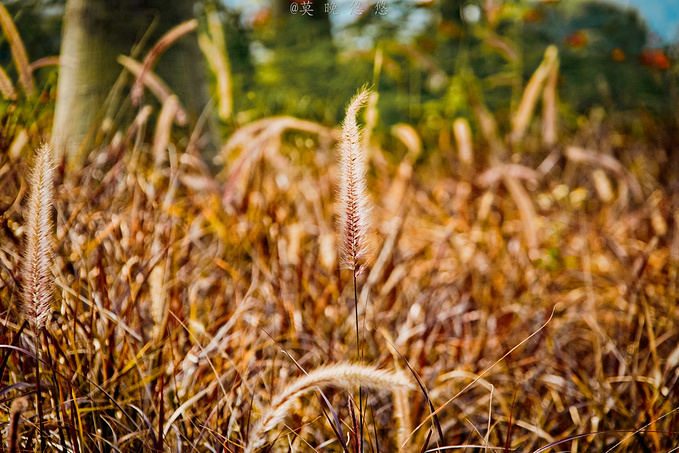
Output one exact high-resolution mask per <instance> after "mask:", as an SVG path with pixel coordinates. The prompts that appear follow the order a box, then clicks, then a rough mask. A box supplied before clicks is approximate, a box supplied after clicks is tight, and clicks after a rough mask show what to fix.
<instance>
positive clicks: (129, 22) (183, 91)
mask: <svg viewBox="0 0 679 453" xmlns="http://www.w3.org/2000/svg"><path fill="white" fill-rule="evenodd" d="M193 4H194V1H193V0H141V1H140V0H68V1H67V3H66V14H65V18H64V28H63V32H62V45H61V62H60V69H59V82H58V86H57V104H56V111H55V116H54V126H53V131H52V146H53V149H54V150H55V152H56V153H57V154H58V155H60V156H63V155H64V154H65V155H66V156H67V158H68V160H69V164H70V165H71V166H72V167H75V168H77V167H79V166H81V165H82V164H83V161H84V157H85V156H84V153H83V151H85V150H87V149H88V148H89V146H91V145H92V143H93V139H94V137H95V134H96V131H97V128H98V125H99V124H100V122H101V120H102V119H103V118H104V117H105V115H106V114H107V112H106V111H105V108H106V107H107V104H106V100H107V98H108V96H109V94H110V93H111V90H112V88H113V85H114V83H115V81H116V80H117V78H118V77H119V76H120V74H121V72H122V67H121V66H120V64H118V62H117V58H118V56H119V55H121V54H123V55H130V54H131V53H132V51H133V48H134V47H135V45H137V44H139V43H140V42H141V41H142V40H145V45H144V49H143V50H142V52H141V53H138V58H143V55H144V54H145V52H146V50H148V48H149V47H150V46H151V45H153V43H154V42H155V41H156V40H157V39H158V38H159V37H160V36H162V34H163V33H165V32H167V31H168V30H169V29H170V28H172V27H174V26H175V25H178V24H180V23H181V22H183V21H186V20H189V19H191V18H192V17H193ZM151 27H152V30H151V33H150V35H149V36H148V37H146V38H145V34H147V33H148V31H149V30H150V28H151ZM155 72H156V73H157V74H158V75H159V76H160V77H161V78H162V79H163V80H165V82H166V83H167V84H168V85H169V87H170V88H171V89H172V90H173V91H174V92H175V93H176V94H177V95H178V96H179V99H180V101H181V102H182V103H183V105H184V106H185V107H186V110H187V112H188V113H189V121H190V123H191V124H195V121H196V119H197V118H198V116H199V115H200V114H201V112H202V110H203V108H204V107H205V105H206V104H207V99H208V91H207V82H206V74H205V70H204V64H203V59H202V54H201V53H200V50H199V48H198V42H197V39H196V35H195V34H189V35H187V36H184V37H182V38H181V39H180V40H179V41H178V42H176V43H175V44H174V45H173V46H172V47H171V48H170V49H169V50H168V51H167V52H166V53H165V54H164V55H162V56H161V58H160V60H159V62H158V64H157V66H156V68H155Z"/></svg>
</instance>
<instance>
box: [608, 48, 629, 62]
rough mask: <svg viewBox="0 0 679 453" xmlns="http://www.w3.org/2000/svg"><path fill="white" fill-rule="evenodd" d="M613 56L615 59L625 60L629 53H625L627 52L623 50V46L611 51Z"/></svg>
mask: <svg viewBox="0 0 679 453" xmlns="http://www.w3.org/2000/svg"><path fill="white" fill-rule="evenodd" d="M611 58H613V60H615V61H625V60H626V59H627V55H625V52H623V51H622V49H621V48H619V47H617V48H615V49H613V51H612V52H611Z"/></svg>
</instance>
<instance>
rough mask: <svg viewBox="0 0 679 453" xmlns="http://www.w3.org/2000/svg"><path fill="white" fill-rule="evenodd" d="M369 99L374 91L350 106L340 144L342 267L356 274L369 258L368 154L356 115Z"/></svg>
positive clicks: (359, 95)
mask: <svg viewBox="0 0 679 453" xmlns="http://www.w3.org/2000/svg"><path fill="white" fill-rule="evenodd" d="M369 96H370V92H369V91H368V90H363V91H361V92H360V93H358V94H357V95H356V96H355V97H354V99H353V100H352V101H351V103H350V104H349V108H348V109H347V115H346V117H345V119H344V123H343V124H342V139H341V142H340V145H339V154H340V183H339V195H338V198H339V203H338V204H339V212H338V224H339V225H338V226H339V231H340V238H339V244H340V251H341V266H342V268H346V269H352V270H353V271H354V272H355V273H358V272H360V269H361V268H360V266H359V265H360V261H361V260H363V259H366V258H367V257H368V255H369V248H368V234H369V230H370V220H369V215H370V208H369V207H368V194H367V188H366V176H365V155H364V154H365V151H364V149H363V144H362V141H361V130H360V128H359V127H358V124H357V123H356V115H357V114H358V111H359V110H360V109H361V107H363V105H365V103H366V101H367V100H368V97H369Z"/></svg>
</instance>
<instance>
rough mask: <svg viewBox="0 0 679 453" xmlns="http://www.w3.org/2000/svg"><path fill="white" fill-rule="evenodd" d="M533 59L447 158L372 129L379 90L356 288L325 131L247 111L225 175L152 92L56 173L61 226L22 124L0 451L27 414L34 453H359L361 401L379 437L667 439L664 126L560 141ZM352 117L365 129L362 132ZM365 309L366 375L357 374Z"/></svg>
mask: <svg viewBox="0 0 679 453" xmlns="http://www.w3.org/2000/svg"><path fill="white" fill-rule="evenodd" d="M194 27H195V23H186V24H183V25H182V26H181V27H180V28H178V29H175V30H174V32H172V33H171V34H170V35H168V37H166V42H165V44H162V45H160V46H159V47H157V48H156V54H157V53H159V52H162V50H163V49H164V46H166V45H169V44H168V43H169V42H170V41H172V40H173V39H176V38H178V37H179V36H180V35H181V34H182V33H187V32H190V31H192V30H193V29H194ZM213 38H214V36H213ZM156 56H157V55H156ZM153 58H155V57H150V59H147V60H146V62H145V64H144V67H143V68H138V69H139V74H138V80H139V82H138V83H139V84H140V85H139V86H142V85H141V84H142V83H147V84H148V83H149V82H148V79H149V73H148V71H150V68H151V67H152V66H153ZM546 61H547V60H546ZM549 61H550V63H549V64H548V65H547V64H546V66H549V67H545V68H543V69H541V70H540V71H541V72H540V73H539V74H538V75H539V79H540V80H539V82H540V83H538V82H537V81H536V82H533V84H532V85H531V91H530V93H528V94H526V97H525V98H524V99H525V101H524V102H522V104H523V106H522V107H521V108H520V113H521V115H520V118H518V119H515V121H514V129H513V131H514V134H512V135H510V137H509V138H508V139H506V140H505V139H503V138H501V137H500V135H499V132H498V131H499V130H500V128H499V127H498V124H497V122H496V119H495V118H494V117H493V116H492V115H491V114H490V112H489V111H488V110H487V109H486V107H485V106H484V104H483V102H482V100H481V99H480V96H478V93H479V91H478V90H476V89H475V87H474V86H470V94H469V97H470V99H469V101H470V105H471V107H472V111H474V112H475V115H476V118H475V121H476V124H477V125H478V126H479V128H480V134H479V136H477V137H470V136H469V131H468V129H469V127H468V125H465V124H464V122H459V121H458V122H457V127H455V129H454V130H455V134H456V139H457V143H458V147H459V148H464V149H460V150H458V151H461V152H457V151H455V150H454V149H436V150H430V149H429V150H424V151H423V148H425V146H423V140H422V139H421V138H420V137H419V135H418V131H417V130H416V129H415V128H413V127H411V126H406V125H400V126H399V127H396V128H394V129H393V134H394V136H395V137H396V138H398V140H399V141H400V142H401V143H402V144H403V146H404V147H405V149H404V148H403V146H402V145H401V144H400V143H398V142H396V141H393V142H390V141H389V140H383V141H381V140H380V139H379V138H380V136H379V134H378V133H377V132H376V131H373V130H372V129H373V127H376V126H375V124H376V120H375V117H374V116H375V115H376V112H377V110H376V107H375V105H374V104H371V105H372V106H369V108H368V114H369V115H368V116H369V118H368V119H369V120H370V121H369V123H370V133H371V134H372V137H373V138H372V140H371V143H369V145H370V146H371V147H372V149H371V153H370V155H371V156H372V157H371V160H368V161H366V162H365V163H366V166H367V171H366V172H365V173H363V172H360V173H356V174H357V175H360V178H359V179H361V182H360V184H361V188H362V189H363V183H365V184H364V186H365V187H364V188H365V190H366V192H367V193H368V194H369V195H370V198H371V200H373V205H374V209H372V213H371V217H372V220H373V223H374V225H375V229H376V230H377V234H376V235H374V236H375V237H374V238H373V239H372V240H371V242H372V243H371V244H370V245H371V246H372V248H373V250H374V260H372V261H371V262H370V263H369V265H368V266H366V268H365V272H363V273H362V274H361V275H360V276H359V277H358V278H359V282H358V283H359V287H360V289H361V290H360V293H359V295H358V297H355V298H356V299H358V300H359V301H360V303H359V304H357V305H354V304H347V303H344V301H346V300H350V299H351V293H352V292H353V289H354V288H352V285H351V284H349V282H348V281H347V279H346V278H341V272H340V262H341V260H342V258H341V257H340V256H339V253H338V250H339V248H340V247H339V245H340V244H342V243H346V242H347V240H346V238H345V239H339V240H338V239H337V233H338V232H337V231H336V227H335V226H334V225H335V224H336V222H335V220H336V219H334V218H333V217H334V216H336V213H337V212H338V210H337V206H336V203H337V202H336V201H335V193H336V190H337V188H338V187H339V186H340V185H341V184H340V180H339V178H340V175H342V174H343V175H344V176H345V177H346V175H347V173H348V171H347V168H346V166H345V168H344V169H343V170H342V169H341V168H340V166H339V165H338V164H337V156H336V155H335V154H334V153H333V151H332V148H333V147H332V145H333V141H334V140H337V139H338V137H341V136H340V135H339V134H338V133H337V132H336V131H334V130H329V129H327V128H325V127H323V126H320V125H317V124H315V123H310V122H305V121H301V120H298V119H295V118H290V117H282V118H267V119H264V120H260V121H258V122H256V123H253V124H250V125H246V126H243V127H242V128H241V129H240V130H238V131H236V132H235V133H234V134H233V135H232V137H231V139H230V140H229V142H228V143H227V145H226V146H225V150H224V153H223V154H224V156H223V158H224V161H225V171H224V172H223V174H221V175H219V176H217V177H214V176H213V175H212V174H210V172H209V171H208V170H207V165H206V163H205V162H204V160H203V158H202V156H201V155H200V153H199V145H198V143H199V142H200V140H199V139H197V138H195V136H193V135H192V137H191V138H189V139H188V140H175V139H174V138H173V133H172V132H173V129H172V128H173V127H174V126H173V121H175V120H176V119H177V113H178V112H179V106H178V103H177V100H176V98H174V97H173V96H171V95H170V94H169V93H165V94H166V95H167V96H165V97H163V100H164V107H163V110H162V113H161V120H160V121H158V122H157V123H156V128H155V130H150V131H147V127H148V124H152V123H149V118H150V115H151V113H152V108H151V107H150V106H149V105H144V106H141V108H140V110H139V112H138V114H137V116H136V119H135V120H134V121H133V123H132V124H131V125H130V126H129V127H127V128H121V129H120V130H114V131H110V140H104V141H103V143H102V144H101V146H99V147H97V148H95V149H92V150H89V152H90V154H89V160H88V162H87V165H85V166H84V167H83V168H82V170H79V171H77V172H72V171H66V170H65V168H66V166H65V165H62V164H63V163H61V164H60V165H59V166H57V167H56V168H54V175H53V180H54V182H55V183H56V191H55V193H54V200H55V201H54V205H55V207H56V209H54V212H55V213H56V216H55V221H54V224H55V225H54V226H50V225H49V222H46V220H48V219H49V215H50V214H51V213H52V212H53V209H51V208H50V209H48V208H47V206H48V205H50V204H51V203H48V202H47V201H44V202H43V203H42V205H41V206H42V207H41V208H34V207H33V206H34V201H33V198H34V195H31V194H35V193H36V192H35V190H34V189H35V188H36V187H42V188H43V189H44V188H49V187H51V185H50V184H48V182H49V181H52V176H49V177H47V176H46V177H45V178H44V180H43V179H40V178H37V176H35V175H37V174H38V173H37V172H36V173H34V177H33V178H31V177H30V174H31V173H30V171H29V167H28V165H27V163H26V161H27V155H26V149H27V148H28V146H27V145H28V144H31V145H35V143H32V140H35V139H37V138H34V137H32V136H29V135H27V133H26V132H23V131H21V132H18V133H17V134H16V136H15V137H13V140H12V143H13V145H11V147H10V146H9V145H7V146H2V147H0V303H1V304H2V310H3V312H2V323H1V325H2V328H1V329H0V346H1V347H0V350H1V351H2V359H1V360H0V414H2V419H1V420H0V425H1V426H0V427H1V428H2V429H0V433H1V435H2V436H3V438H2V440H3V441H5V440H7V442H3V443H2V445H7V446H8V447H9V449H10V452H14V451H18V450H20V449H24V450H29V451H30V450H35V449H37V448H38V446H37V445H38V442H39V439H40V438H41V436H40V435H39V432H40V431H43V433H44V436H42V439H44V442H45V449H46V450H47V451H73V452H100V451H101V452H103V451H180V450H181V451H194V450H195V451H201V452H202V451H222V452H244V451H247V452H250V451H252V452H254V451H272V452H278V451H281V452H283V451H314V450H315V451H349V452H355V451H357V450H359V447H358V444H357V443H356V442H355V439H356V438H357V437H358V432H357V431H358V430H359V429H360V428H359V423H358V421H357V419H360V417H357V416H356V408H357V407H361V406H360V405H361V404H365V408H366V409H365V410H364V411H362V412H363V414H362V416H363V418H364V420H365V429H364V436H365V445H366V449H372V450H374V451H389V452H391V451H407V452H410V451H412V452H417V451H427V449H429V451H433V450H434V449H435V448H438V447H440V448H441V449H442V450H445V449H446V448H455V447H462V446H475V447H470V449H475V450H476V451H484V449H489V450H490V449H493V451H495V450H504V451H520V452H542V451H569V450H570V451H615V452H633V451H672V449H673V448H675V445H676V444H677V434H676V431H677V429H676V426H677V422H678V421H679V405H678V403H677V401H678V400H679V399H678V398H677V381H678V380H679V373H678V371H677V370H678V367H679V346H677V343H679V341H678V339H679V331H678V329H677V319H679V313H678V311H677V310H678V309H677V295H678V292H677V277H678V270H679V214H677V212H679V209H678V207H679V206H678V203H679V196H678V195H677V192H676V188H672V187H665V186H663V185H661V184H660V183H658V181H659V180H660V179H661V178H660V173H661V171H662V168H661V166H662V165H663V162H662V161H661V160H660V157H658V156H657V154H653V153H655V152H656V151H657V149H658V148H659V147H660V142H658V143H640V142H636V141H634V139H633V138H631V137H630V136H627V135H625V134H624V133H623V132H621V131H617V130H616V129H615V128H614V124H610V125H608V124H603V125H602V123H601V121H600V120H597V119H596V118H592V119H591V120H587V119H584V120H583V121H582V122H581V128H580V129H579V130H578V131H574V133H570V134H569V133H567V132H565V131H562V135H561V136H559V137H556V132H557V131H556V130H555V128H556V119H555V117H554V115H555V111H554V108H555V104H554V103H555V102H556V99H555V93H554V83H555V77H556V75H555V74H556V71H557V70H558V66H557V64H556V59H555V58H554V59H550V60H549ZM128 63H129V62H128ZM128 66H130V65H128ZM130 67H132V66H130ZM144 74H146V75H144ZM144 80H146V82H144ZM543 85H544V86H543ZM541 86H543V88H542V90H543V91H542V97H543V108H544V110H543V115H542V121H543V123H542V125H543V130H542V137H540V136H539V134H538V133H536V132H537V129H536V128H532V127H530V126H531V121H537V120H531V117H532V116H534V115H533V110H534V109H535V106H536V102H537V100H536V99H537V95H538V93H539V89H540V87H541ZM139 99H140V100H141V99H142V98H141V97H139ZM361 100H362V101H365V100H366V99H361ZM359 104H362V102H360V103H358V104H356V105H354V107H355V108H354V109H353V110H352V111H350V113H352V115H353V116H354V117H355V113H356V111H357V110H358V108H359V107H358V105H359ZM370 115H372V116H370ZM448 126H449V129H450V127H453V125H452V124H449V125H448ZM354 128H355V133H354V132H352V131H353V130H354ZM345 130H349V137H348V138H349V139H351V140H354V141H351V140H350V142H349V144H348V145H347V142H346V140H345V146H354V145H355V144H357V143H358V138H357V136H358V133H357V132H358V124H357V123H355V122H352V121H350V120H349V121H348V122H347V123H345ZM284 132H286V133H285V134H284ZM441 133H442V134H443V133H444V132H443V131H442V132H441ZM449 133H450V132H449V131H448V134H449ZM519 136H521V137H523V138H524V141H523V142H522V149H521V153H516V154H514V155H513V156H511V157H510V155H509V152H510V150H511V147H510V146H509V145H510V142H511V139H512V138H516V137H519ZM345 138H346V137H345ZM448 138H450V137H448ZM557 138H558V140H557ZM554 140H557V141H556V142H554ZM440 142H444V140H440ZM387 143H398V144H395V145H393V148H392V149H388V150H382V149H380V146H386V144H387ZM543 145H547V149H543V148H541V147H542V146H543ZM472 150H473V154H472ZM44 151H45V149H43V152H44ZM383 151H388V152H383ZM425 151H427V152H428V154H425V155H423V153H424V152H425ZM389 153H392V154H394V155H398V154H399V153H401V154H405V156H404V158H403V159H398V160H399V161H398V162H389V161H388V160H387V159H384V158H383V156H384V155H388V154H389ZM510 159H511V160H510ZM38 168H42V167H41V165H38ZM45 168H51V167H50V166H49V165H48V166H47V167H45ZM373 170H375V171H374V172H373ZM352 171H353V170H352ZM364 174H365V175H366V176H365V177H363V176H362V175H364ZM375 174H376V175H379V177H376V176H374V175H375ZM36 178H37V179H36ZM31 180H32V181H33V182H31ZM41 181H42V182H41ZM48 211H49V213H48ZM358 211H359V212H360V209H359V210H358ZM25 212H28V213H29V214H30V213H31V212H33V213H34V214H33V215H32V216H33V217H31V215H29V216H28V218H25V216H24V214H25ZM36 212H37V213H38V214H35V213H36ZM340 212H341V211H340ZM345 220H346V219H345ZM36 225H37V228H36ZM355 231H356V230H354V232H355ZM53 236H54V237H55V238H56V240H55V243H56V247H55V248H56V253H55V255H54V266H53V267H54V269H55V275H56V283H55V288H54V290H53V291H47V290H46V288H48V287H49V284H48V283H49V282H46V281H45V280H44V279H43V280H36V282H37V283H38V287H39V288H42V290H43V291H42V292H40V295H41V297H42V296H44V298H39V299H36V301H38V302H39V303H37V305H35V306H33V305H31V304H29V309H30V310H28V311H27V313H28V315H29V318H30V319H34V320H36V322H35V325H34V328H35V329H37V327H39V326H42V325H44V324H45V322H44V321H45V320H46V319H47V316H49V315H51V316H52V322H51V323H49V324H48V325H47V328H46V329H44V331H43V332H44V334H43V335H42V341H41V340H40V337H39V336H38V341H37V342H33V341H31V340H33V338H31V337H29V336H28V335H29V333H27V332H26V330H25V328H24V327H23V326H22V325H21V323H20V319H21V317H20V315H21V310H20V308H19V304H18V303H17V301H18V300H20V298H21V294H22V288H31V279H30V276H38V277H40V278H42V277H44V272H43V271H44V269H46V266H48V265H47V264H46V261H45V260H41V259H37V260H33V259H32V258H31V257H34V256H35V257H38V258H40V257H43V258H44V257H46V256H48V255H49V253H48V250H47V249H44V250H43V249H39V250H38V251H37V253H34V252H30V253H27V255H26V257H24V258H22V256H23V255H22V250H23V249H24V245H23V244H25V243H27V241H28V243H29V244H30V241H31V240H32V239H31V238H36V237H37V238H40V237H42V238H45V237H53ZM47 242H48V241H43V244H42V246H44V245H45V244H47ZM29 250H30V247H29ZM41 250H42V252H41ZM357 250H358V249H355V248H352V249H351V250H350V254H352V262H351V266H350V267H352V268H353V269H356V257H357ZM32 262H34V263H35V264H36V266H34V267H30V268H28V270H24V266H25V265H27V264H28V265H31V263H32ZM22 263H23V264H22ZM31 269H33V270H31ZM27 276H28V277H29V278H27ZM22 283H23V286H22ZM40 285H42V286H40ZM357 292H358V291H357ZM52 296H57V297H56V303H54V304H52V303H51V302H49V301H50V300H51V297H52ZM30 300H31V301H32V300H33V299H30ZM45 300H47V301H48V303H43V302H44V301H45ZM31 307H33V308H31ZM355 307H358V308H359V311H358V312H354V311H353V310H354V308H355ZM34 308H35V309H37V311H35V312H34V311H33V309H34ZM355 315H357V316H360V318H361V320H362V322H364V323H365V329H364V330H363V329H362V334H361V335H362V340H361V343H362V345H363V347H362V364H361V365H346V364H345V363H346V361H347V360H348V358H351V357H354V347H355V345H356V340H355V335H356V331H355V323H354V316H355ZM517 345H518V347H517ZM36 357H38V358H39V359H41V361H40V362H36ZM38 363H39V364H40V367H37V366H36V365H37V364H38ZM34 370H42V371H41V372H35V373H34ZM304 370H307V371H308V375H306V376H302V375H303V374H305V373H304ZM385 370H394V371H385ZM411 370H412V373H411ZM411 374H412V376H411ZM38 375H39V376H40V379H36V378H37V377H38ZM300 376H302V377H300ZM406 376H407V377H406ZM38 382H42V383H44V385H42V390H41V387H39V386H38V385H36V384H37V383H38ZM415 382H417V383H418V384H419V385H421V386H422V388H418V387H414V388H415V390H411V388H413V387H412V386H413V383H415ZM318 386H322V387H323V389H322V393H321V392H320V391H319V392H316V393H315V394H314V395H313V396H311V395H307V393H309V392H308V391H309V390H313V389H315V388H316V387H318ZM357 386H361V387H362V388H365V389H366V390H368V389H370V391H367V392H366V394H367V398H366V399H365V400H364V402H363V403H356V402H355V401H354V399H355V396H356V395H355V390H356V387H357ZM36 393H38V394H41V395H43V398H42V399H38V403H37V404H38V406H37V407H36V406H34V405H32V403H28V399H26V397H28V396H31V399H30V400H31V401H33V400H34V398H32V397H33V396H34V395H35V394H36ZM298 401H299V402H300V404H296V403H297V402H298ZM432 413H435V415H436V416H434V415H432ZM41 423H42V424H43V425H44V427H43V428H42V429H38V426H40V424H41ZM439 433H440V434H439ZM347 439H349V441H347ZM437 451H441V450H437Z"/></svg>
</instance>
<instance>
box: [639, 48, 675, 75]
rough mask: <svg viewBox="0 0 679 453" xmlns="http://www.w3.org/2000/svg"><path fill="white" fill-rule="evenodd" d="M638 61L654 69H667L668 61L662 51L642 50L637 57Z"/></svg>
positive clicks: (668, 66)
mask: <svg viewBox="0 0 679 453" xmlns="http://www.w3.org/2000/svg"><path fill="white" fill-rule="evenodd" d="M639 61H640V62H641V64H643V65H644V66H650V67H652V68H655V69H661V70H665V69H669V68H670V59H669V58H667V55H665V52H664V51H663V50H662V49H644V50H642V51H641V54H640V55H639Z"/></svg>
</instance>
